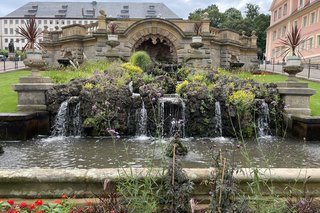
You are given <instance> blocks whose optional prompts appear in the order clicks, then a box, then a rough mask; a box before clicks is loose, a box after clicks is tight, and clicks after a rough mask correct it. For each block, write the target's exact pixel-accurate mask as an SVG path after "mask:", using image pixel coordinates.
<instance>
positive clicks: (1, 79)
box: [0, 71, 30, 112]
mask: <svg viewBox="0 0 320 213" xmlns="http://www.w3.org/2000/svg"><path fill="white" fill-rule="evenodd" d="M28 75H30V72H29V71H13V72H6V73H0V112H16V111H17V102H18V94H17V93H16V92H15V91H13V89H12V85H13V84H16V83H18V82H19V78H20V77H21V76H28Z"/></svg>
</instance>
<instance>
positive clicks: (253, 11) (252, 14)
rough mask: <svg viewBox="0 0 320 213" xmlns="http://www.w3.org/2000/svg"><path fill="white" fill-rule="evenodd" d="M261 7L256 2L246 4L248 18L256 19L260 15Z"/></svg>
mask: <svg viewBox="0 0 320 213" xmlns="http://www.w3.org/2000/svg"><path fill="white" fill-rule="evenodd" d="M259 10H260V7H259V6H258V5H256V4H250V3H247V5H246V11H245V13H246V18H248V19H251V20H254V19H255V18H256V17H257V16H258V15H259Z"/></svg>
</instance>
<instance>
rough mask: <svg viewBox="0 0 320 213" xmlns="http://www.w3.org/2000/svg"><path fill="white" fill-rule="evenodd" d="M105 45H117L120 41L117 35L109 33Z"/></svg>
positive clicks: (112, 46)
mask: <svg viewBox="0 0 320 213" xmlns="http://www.w3.org/2000/svg"><path fill="white" fill-rule="evenodd" d="M106 43H107V45H109V46H110V47H111V49H113V48H114V47H116V46H119V44H120V42H119V41H118V35H115V34H109V35H108V40H107V42H106Z"/></svg>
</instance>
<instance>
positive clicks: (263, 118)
mask: <svg viewBox="0 0 320 213" xmlns="http://www.w3.org/2000/svg"><path fill="white" fill-rule="evenodd" d="M269 122H270V116H269V107H268V104H267V103H266V102H265V101H264V100H263V101H262V103H261V106H260V110H259V116H258V119H257V133H258V136H259V137H265V136H269V135H270V128H269Z"/></svg>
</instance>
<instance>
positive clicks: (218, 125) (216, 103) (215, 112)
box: [214, 101, 222, 137]
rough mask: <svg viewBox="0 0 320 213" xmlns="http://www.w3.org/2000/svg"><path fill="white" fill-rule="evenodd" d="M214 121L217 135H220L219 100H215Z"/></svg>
mask: <svg viewBox="0 0 320 213" xmlns="http://www.w3.org/2000/svg"><path fill="white" fill-rule="evenodd" d="M214 123H215V132H216V134H217V136H219V137H222V119H221V106H220V102H219V101H216V102H215V110H214Z"/></svg>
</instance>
